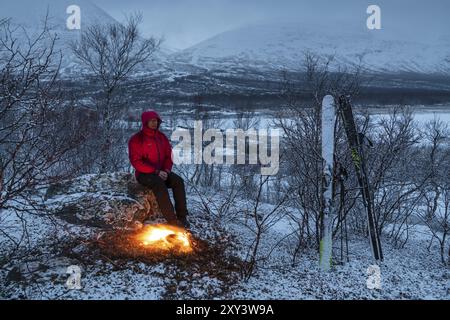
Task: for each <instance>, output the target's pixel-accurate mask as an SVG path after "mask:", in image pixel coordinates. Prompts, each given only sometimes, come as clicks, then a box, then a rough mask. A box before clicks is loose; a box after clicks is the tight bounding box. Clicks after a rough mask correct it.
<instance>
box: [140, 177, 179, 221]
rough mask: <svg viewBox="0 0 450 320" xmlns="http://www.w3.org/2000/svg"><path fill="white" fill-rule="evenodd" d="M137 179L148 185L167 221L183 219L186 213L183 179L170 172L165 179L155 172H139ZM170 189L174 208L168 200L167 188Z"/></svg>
mask: <svg viewBox="0 0 450 320" xmlns="http://www.w3.org/2000/svg"><path fill="white" fill-rule="evenodd" d="M137 181H138V182H139V183H140V184H141V185H144V186H147V187H149V188H150V189H151V190H152V191H153V193H154V194H155V197H156V200H157V202H158V206H159V209H160V210H161V213H162V214H163V215H164V218H166V220H167V222H169V223H174V222H176V221H177V220H185V219H186V216H187V214H188V212H187V206H186V190H185V187H184V181H183V179H182V178H181V177H180V176H179V175H177V174H175V173H173V172H171V173H169V177H168V178H167V180H166V181H164V180H163V179H161V177H160V176H158V175H157V174H156V173H151V174H147V173H139V174H138V176H137ZM169 188H170V189H172V191H173V197H174V199H175V210H176V214H175V210H174V208H173V205H172V202H171V201H170V196H169V190H168V189H169Z"/></svg>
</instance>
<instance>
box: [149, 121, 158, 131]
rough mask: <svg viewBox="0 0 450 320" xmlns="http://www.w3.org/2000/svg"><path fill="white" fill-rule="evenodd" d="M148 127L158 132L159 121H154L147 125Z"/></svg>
mask: <svg viewBox="0 0 450 320" xmlns="http://www.w3.org/2000/svg"><path fill="white" fill-rule="evenodd" d="M147 126H148V127H149V128H150V129H153V130H156V129H158V120H157V119H152V120H150V121H149V122H148V123H147Z"/></svg>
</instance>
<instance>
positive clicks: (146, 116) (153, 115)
mask: <svg viewBox="0 0 450 320" xmlns="http://www.w3.org/2000/svg"><path fill="white" fill-rule="evenodd" d="M152 119H158V129H159V126H160V125H161V122H162V119H161V117H160V116H159V114H158V113H157V112H156V111H154V110H150V111H146V112H144V113H143V114H142V116H141V120H142V127H143V128H147V123H148V122H149V121H150V120H152Z"/></svg>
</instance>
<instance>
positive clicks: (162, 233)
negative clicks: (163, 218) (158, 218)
mask: <svg viewBox="0 0 450 320" xmlns="http://www.w3.org/2000/svg"><path fill="white" fill-rule="evenodd" d="M137 240H138V241H139V242H140V243H141V244H142V245H143V246H145V247H149V248H152V249H156V250H174V251H180V252H183V253H189V252H191V251H192V246H191V240H190V234H189V233H188V232H187V231H186V230H184V229H182V228H177V227H174V226H169V225H161V224H160V225H149V226H146V227H144V229H143V230H142V231H141V232H140V233H139V234H138V235H137Z"/></svg>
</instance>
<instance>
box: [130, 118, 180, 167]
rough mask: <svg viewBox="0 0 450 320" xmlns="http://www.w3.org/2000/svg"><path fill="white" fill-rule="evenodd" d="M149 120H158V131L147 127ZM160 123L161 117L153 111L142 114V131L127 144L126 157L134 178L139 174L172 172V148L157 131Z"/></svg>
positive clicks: (167, 140) (165, 138)
mask: <svg viewBox="0 0 450 320" xmlns="http://www.w3.org/2000/svg"><path fill="white" fill-rule="evenodd" d="M151 119H158V129H156V130H153V129H150V128H149V127H148V126H147V124H148V122H149V121H150V120H151ZM161 122H162V120H161V117H160V116H159V115H158V114H157V113H156V112H155V111H147V112H144V113H143V114H142V130H141V131H140V132H138V133H136V134H135V135H133V136H132V137H131V139H130V141H129V142H128V155H129V158H130V162H131V165H132V166H133V167H134V169H135V170H136V176H137V175H138V174H139V173H158V171H166V172H168V173H169V172H171V171H172V167H173V161H172V146H171V145H170V142H169V139H167V137H166V136H165V135H164V133H162V132H161V131H159V127H160V125H161Z"/></svg>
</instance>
